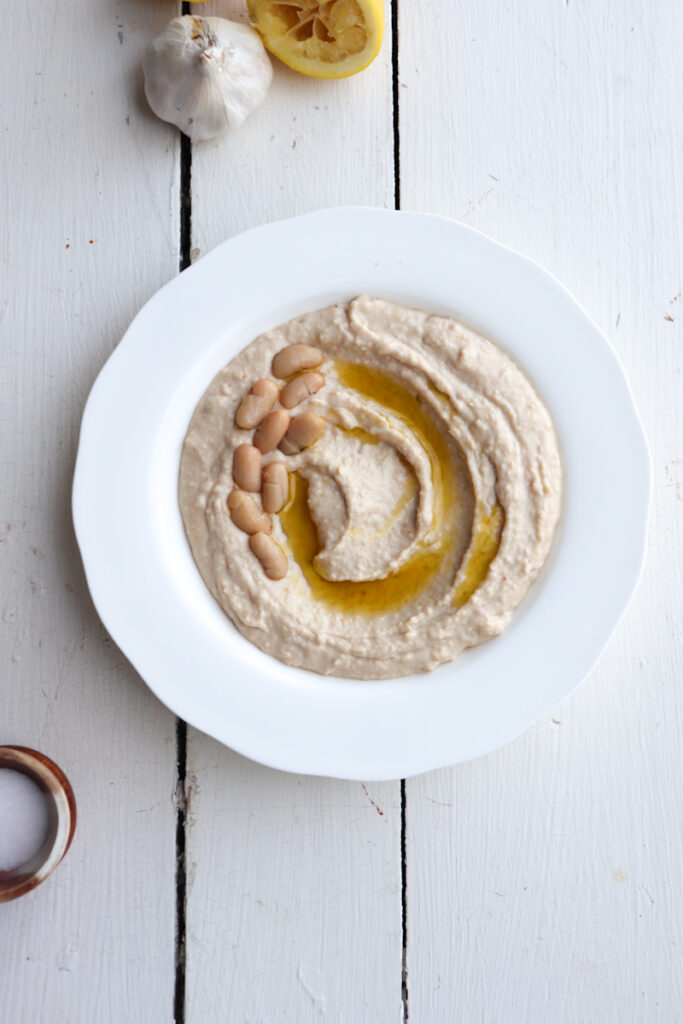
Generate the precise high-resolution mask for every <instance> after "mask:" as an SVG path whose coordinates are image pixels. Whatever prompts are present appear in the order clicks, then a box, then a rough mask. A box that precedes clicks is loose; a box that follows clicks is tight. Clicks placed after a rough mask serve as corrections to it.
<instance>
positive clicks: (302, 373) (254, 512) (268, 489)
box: [228, 345, 325, 580]
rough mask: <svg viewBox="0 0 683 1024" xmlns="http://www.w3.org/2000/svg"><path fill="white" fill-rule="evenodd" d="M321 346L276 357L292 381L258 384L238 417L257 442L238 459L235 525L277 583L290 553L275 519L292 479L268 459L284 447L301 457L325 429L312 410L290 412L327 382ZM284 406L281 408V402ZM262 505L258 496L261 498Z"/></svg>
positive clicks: (281, 373)
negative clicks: (277, 531) (275, 527)
mask: <svg viewBox="0 0 683 1024" xmlns="http://www.w3.org/2000/svg"><path fill="white" fill-rule="evenodd" d="M323 359H324V356H323V354H322V352H321V351H320V349H319V348H315V347H313V346H312V345H287V347H286V348H283V349H282V350H281V351H280V352H278V353H277V355H276V356H275V357H274V358H273V362H272V366H271V369H272V372H273V376H274V377H277V378H278V379H279V380H285V381H287V383H286V384H285V385H284V386H282V387H280V385H278V384H276V383H275V381H273V380H269V379H268V378H265V377H264V378H261V379H260V380H257V381H255V382H254V383H253V384H252V386H251V390H250V391H249V394H248V395H245V397H244V398H243V399H242V401H241V402H240V405H239V408H238V409H237V412H236V413H235V424H236V426H237V427H239V428H240V430H253V431H254V433H253V436H252V441H251V444H248V443H246V444H240V445H238V446H237V447H236V448H235V451H234V454H233V459H232V479H233V482H234V484H235V487H234V489H233V490H232V491H231V492H230V495H229V497H228V511H229V512H230V518H231V519H232V521H233V523H234V524H235V526H237V527H238V529H240V530H242V531H243V532H244V533H246V534H247V535H248V537H249V547H250V548H251V550H252V552H253V553H254V554H255V555H256V557H257V559H258V560H259V562H260V563H261V567H262V568H263V571H264V572H265V574H266V576H268V578H269V579H271V580H281V579H282V578H283V576H285V575H286V573H287V555H286V554H285V552H284V551H283V550H282V548H281V547H280V545H279V544H278V542H277V541H276V540H275V539H274V538H273V537H272V536H271V533H272V530H273V523H272V520H271V518H270V517H271V515H277V513H278V512H280V511H281V510H282V509H283V508H284V507H285V505H286V504H287V501H288V499H289V476H288V474H287V466H286V464H285V462H284V461H283V460H282V459H278V458H275V457H274V458H272V459H271V460H270V461H268V462H267V463H266V464H265V465H263V456H264V455H269V454H270V453H271V452H274V451H275V449H278V451H280V452H281V453H282V454H283V455H285V456H287V455H296V454H298V453H299V452H300V451H303V449H304V448H310V446H311V445H313V444H315V442H316V441H317V440H318V438H319V437H321V435H322V433H323V431H324V429H325V420H324V419H323V417H322V416H318V415H316V413H312V412H301V413H298V414H297V415H290V410H291V409H295V408H296V407H297V406H299V405H301V403H302V402H304V401H306V399H307V398H310V397H311V395H315V394H316V393H317V392H318V391H320V389H321V388H322V386H323V385H324V383H325V378H324V377H323V375H322V374H321V373H317V372H314V371H315V368H316V367H318V366H320V364H321V363H322V362H323ZM278 402H279V405H280V406H282V408H277V409H276V408H275V406H276V405H277V404H278ZM259 494H260V497H261V504H260V505H259V502H258V500H257V499H256V498H255V497H252V495H259Z"/></svg>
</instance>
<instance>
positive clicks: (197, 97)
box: [143, 14, 273, 141]
mask: <svg viewBox="0 0 683 1024" xmlns="http://www.w3.org/2000/svg"><path fill="white" fill-rule="evenodd" d="M143 70H144V74H145V95H146V96H147V101H148V102H149V105H150V107H151V108H152V110H153V111H154V113H155V114H156V115H157V117H160V118H161V119H162V121H170V122H171V123H172V124H174V125H176V126H177V127H178V128H180V130H181V132H185V134H186V135H189V136H190V138H191V139H192V140H193V141H197V140H201V139H212V138H215V137H216V136H218V135H223V134H224V133H225V132H227V131H230V130H232V129H234V128H238V127H239V125H241V124H242V122H243V121H244V119H245V117H247V115H248V114H250V113H251V111H252V110H254V109H255V108H256V107H258V106H259V104H260V103H262V101H263V99H264V98H265V95H266V93H267V91H268V87H269V85H270V82H271V79H272V77H273V68H272V66H271V63H270V60H269V58H268V55H267V53H266V51H265V48H264V46H263V43H262V42H261V39H260V37H259V36H258V34H257V33H256V32H255V31H254V29H253V28H249V26H247V25H240V24H239V23H238V22H235V21H228V20H227V18H197V17H194V15H190V14H185V15H183V16H182V17H179V18H174V19H173V20H172V21H170V22H169V23H168V25H167V26H166V28H165V29H164V30H163V32H161V34H160V35H158V36H157V38H156V39H155V40H154V41H153V42H152V43H151V44H150V46H149V47H148V48H147V51H146V53H145V56H144V58H143Z"/></svg>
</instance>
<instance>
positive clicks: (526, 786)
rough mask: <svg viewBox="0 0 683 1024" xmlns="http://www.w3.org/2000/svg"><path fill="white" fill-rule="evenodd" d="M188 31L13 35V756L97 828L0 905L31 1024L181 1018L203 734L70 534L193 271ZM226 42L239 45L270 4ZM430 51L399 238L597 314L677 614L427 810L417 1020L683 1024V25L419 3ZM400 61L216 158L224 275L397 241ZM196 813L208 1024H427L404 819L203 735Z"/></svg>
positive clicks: (616, 13) (151, 11) (9, 543)
mask: <svg viewBox="0 0 683 1024" xmlns="http://www.w3.org/2000/svg"><path fill="white" fill-rule="evenodd" d="M177 7H178V5H177V3H175V0H168V2H165V0H112V2H110V3H107V4H92V3H91V2H89V0H70V2H69V3H68V4H59V5H58V4H56V3H54V4H49V5H44V4H43V5H38V4H37V3H36V2H35V0H22V2H21V3H20V2H19V0H10V4H9V12H10V15H11V18H10V20H11V23H12V25H13V40H9V41H7V42H6V43H5V44H4V50H3V59H2V61H0V74H2V78H3V91H2V96H3V100H2V102H1V105H0V109H2V112H3V115H4V116H3V118H2V126H1V127H2V132H0V140H1V142H0V146H1V147H2V151H1V155H2V163H1V164H0V168H1V170H0V189H1V191H0V195H1V196H2V217H1V219H0V236H1V237H2V261H3V262H2V280H1V282H0V288H1V300H2V305H1V306H0V333H1V340H0V373H1V376H0V385H1V386H2V392H1V395H2V399H1V403H2V404H1V411H0V457H1V460H2V469H3V483H2V492H1V493H2V498H3V504H2V519H1V520H0V526H1V527H2V530H1V532H0V566H1V567H2V570H1V571H2V590H1V592H0V607H1V610H2V614H1V616H0V620H1V621H0V637H1V639H2V648H1V649H2V654H3V672H2V681H1V682H0V742H19V743H25V744H29V745H35V746H37V747H39V748H40V749H43V750H44V751H45V752H46V753H48V754H50V755H52V756H54V757H55V758H56V759H57V760H58V761H59V762H60V763H61V764H62V765H63V767H64V768H65V770H66V771H67V773H68V774H69V775H70V777H71V778H72V781H73V783H74V786H75V788H76V792H77V798H78V807H79V826H78V830H77V835H76V839H75V842H74V846H73V849H72V850H71V851H70V852H69V854H68V856H67V858H66V860H65V861H64V863H63V864H62V865H61V866H60V868H59V869H58V871H57V872H56V873H55V875H54V876H53V877H52V878H51V879H50V880H49V881H48V882H46V883H45V884H44V885H43V886H41V887H40V888H39V889H38V890H36V891H35V892H34V893H33V894H31V895H30V896H28V897H26V898H24V899H22V900H19V901H17V902H16V903H14V904H7V905H4V906H0V1020H1V1021H2V1022H3V1024H4V1021H5V1020H7V1021H15V1020H17V1021H18V1020H26V1021H30V1022H31V1024H44V1022H45V1024H48V1022H49V1024H67V1022H69V1024H81V1022H87V1024H100V1022H102V1024H110V1022H111V1024H120V1022H128V1021H144V1022H145V1024H148V1022H156V1021H160V1022H161V1021H164V1022H169V1021H171V1020H172V1019H173V1008H172V1003H173V990H174V974H175V965H174V929H175V877H174V871H175V864H174V860H175V806H174V799H173V793H174V783H175V756H176V752H175V735H174V720H173V718H172V716H171V715H170V713H168V712H167V711H166V710H165V709H164V708H163V707H161V705H159V704H158V703H157V702H156V701H155V699H154V698H153V697H152V696H151V695H150V694H149V693H148V692H147V690H146V689H145V687H144V686H143V684H142V683H141V682H140V681H139V680H138V679H137V677H136V675H135V673H134V672H133V670H132V669H131V668H130V667H129V666H128V665H127V663H126V661H125V659H124V658H123V656H122V655H120V654H119V653H118V652H117V651H116V649H115V648H114V647H113V645H112V644H111V642H110V641H109V640H108V638H107V637H106V634H105V633H104V631H103V629H102V627H101V626H100V625H99V623H98V620H97V618H96V615H95V613H94V611H93V609H92V606H91V604H90V601H89V599H88V597H87V591H86V588H85V583H84V580H83V575H82V570H81V567H80V562H79V559H78V555H77V552H76V549H75V545H74V541H73V537H72V531H71V527H70V517H69V509H68V506H69V488H70V477H71V472H72V467H73V459H74V452H75V444H76V438H77V429H78V421H79V418H80V414H81V411H82V407H83V403H84V400H85V396H86V393H87V390H88V387H89V386H90V384H91V382H92V380H93V379H94V376H95V374H96V373H97V370H98V369H99V367H100V366H101V365H102V363H103V361H104V359H105V358H106V356H107V355H108V353H109V352H110V351H111V349H112V348H113V346H114V345H115V344H116V341H117V339H118V338H119V337H120V335H121V333H122V332H123V330H124V329H125V326H126V325H127V323H128V321H129V320H130V319H131V317H132V316H133V314H134V313H135V311H136V309H137V308H138V307H139V305H140V304H141V303H142V302H143V301H144V300H145V299H146V298H147V297H148V296H149V295H150V294H151V293H152V292H153V291H154V290H155V289H156V288H157V287H158V286H159V285H160V284H162V283H163V282H164V281H166V280H167V279H168V278H169V277H171V276H172V275H173V274H174V273H175V271H176V268H177V264H178V244H179V223H178V209H179V147H178V142H177V138H176V136H175V133H174V132H173V130H172V129H170V128H167V127H165V126H163V125H161V124H159V123H158V122H156V121H155V120H154V119H153V118H152V117H151V116H150V115H149V114H148V112H147V111H146V109H145V104H144V99H143V98H142V95H141V88H140V76H139V59H140V54H141V51H142V48H143V47H144V45H145V43H146V42H147V41H148V39H150V38H151V37H152V36H153V35H154V34H155V33H156V32H157V31H158V30H159V29H160V27H161V26H162V24H163V23H164V22H165V20H166V19H167V17H171V16H172V15H173V14H174V13H176V10H177ZM195 10H196V11H197V12H199V11H200V8H195ZM201 10H202V11H203V12H204V13H219V14H224V15H235V14H238V15H239V16H243V4H242V3H241V0H215V2H214V3H211V4H207V5H203V7H202V8H201ZM387 13H389V10H388V8H387ZM399 15H400V17H399V22H400V24H399V28H400V46H399V58H400V76H399V78H400V84H399V90H398V91H399V100H400V143H401V145H400V158H401V159H400V184H401V197H402V205H403V206H404V208H406V209H424V210H428V211H432V212H435V213H443V214H447V215H450V216H454V217H457V218H459V219H462V220H464V221H465V222H467V223H470V224H472V225H473V226H475V227H478V228H480V229H481V230H483V231H486V232H487V233H489V234H491V235H492V236H493V237H494V238H497V239H499V240H500V241H502V242H504V243H506V244H508V245H510V246H512V247H513V248H516V249H519V250H521V251H523V252H526V253H528V254H529V255H531V256H532V257H534V258H535V259H538V260H539V262H541V263H543V264H545V265H546V266H547V267H548V268H549V269H550V270H552V271H553V272H554V273H556V274H557V276H558V277H559V278H560V279H561V280H563V281H564V282H565V283H566V284H567V286H568V287H569V288H570V290H572V291H573V292H574V294H575V295H576V296H577V298H578V299H579V301H580V302H581V303H582V304H583V305H584V306H585V307H586V309H587V310H588V312H589V313H590V314H591V315H592V316H593V318H594V319H595V320H596V322H597V323H598V324H599V325H600V326H601V327H602V328H603V329H604V330H605V332H606V333H607V334H608V336H610V337H611V338H612V339H613V341H614V342H615V344H616V346H617V348H618V350H619V352H620V355H621V357H622V359H623V361H624V363H625V366H626V369H627V372H628V373H629V376H630V379H631V381H632V385H633V389H634V393H635V396H636V400H637V403H638V406H639V408H640V410H641V412H642V415H643V419H644V422H645V426H646V429H647V431H648V435H649V437H650V441H651V444H652V451H653V466H654V480H655V500H654V507H653V516H652V529H651V551H650V557H649V561H648V565H647V568H646V572H645V576H644V579H643V583H642V586H641V589H640V591H639V594H638V595H637V597H636V600H635V601H634V604H633V606H632V608H631V610H630V611H629V613H628V616H627V618H626V620H625V621H624V623H623V624H622V626H621V627H620V629H619V631H618V633H617V635H616V636H615V638H614V639H613V641H612V643H611V644H610V647H609V649H608V651H607V653H606V655H605V657H604V658H603V660H602V662H601V664H600V666H599V668H598V669H597V671H596V672H595V673H594V674H593V676H592V678H591V680H590V681H589V682H588V683H587V684H586V685H585V686H584V687H583V688H582V689H581V690H580V691H579V692H578V693H577V694H575V696H574V697H572V698H571V699H570V700H569V701H567V702H565V704H564V705H563V706H562V707H561V708H559V709H557V710H556V711H555V712H554V713H553V714H552V715H551V716H549V717H548V718H547V719H545V720H544V721H542V722H540V723H539V724H538V725H537V726H536V727H535V728H533V729H531V730H530V731H529V732H528V733H527V734H526V735H525V736H524V737H522V738H520V739H519V740H517V741H516V742H515V743H514V744H511V745H510V746H509V747H507V748H506V749H504V750H502V751H499V752H498V753H496V754H494V755H492V756H490V757H488V758H485V759H483V760H481V761H478V762H475V763H473V764H469V765H465V766H461V767H459V768H456V769H451V770H447V771H442V772H438V773H433V774H431V775H427V776H424V777H422V778H419V779H415V780H410V781H409V782H408V783H407V786H406V792H407V808H406V810H407V814H406V864H407V936H408V948H407V967H408V979H407V980H408V1009H409V1019H410V1021H412V1022H417V1024H471V1022H476V1021H481V1022H483V1024H489V1022H490V1024H499V1022H503V1024H508V1022H509V1024H521V1022H525V1024H526V1022H530V1024H537V1022H538V1024H541V1022H542V1024H545V1022H546V1021H551V1020H552V1021H553V1022H559V1024H577V1022H585V1024H612V1022H614V1024H617V1022H618V1024H631V1022H638V1024H641V1022H642V1024H646V1022H647V1024H650V1022H654V1024H660V1022H661V1024H673V1022H674V1021H677V1020H678V1019H679V1017H680V1005H681V1000H680V991H679V990H678V988H677V986H676V967H677V966H680V941H681V937H680V924H679V922H680V920H681V904H680V860H681V849H680V836H679V833H678V832H677V830H676V828H675V823H676V821H677V819H678V818H679V817H680V789H679V782H678V776H679V771H680V760H681V759H680V740H679V737H680V721H679V719H680V698H679V696H678V692H677V690H678V681H679V678H680V673H681V661H682V658H681V650H682V646H683V645H682V643H681V633H682V628H681V574H680V564H681V526H680V518H681V517H680V511H681V507H682V506H681V467H682V465H683V454H682V452H681V433H682V432H681V412H680V410H681V405H682V403H681V396H682V391H683V388H682V386H681V332H680V324H681V315H682V311H683V298H682V297H681V290H682V288H683V280H682V278H683V270H682V268H681V241H680V240H681V237H682V236H683V231H682V228H683V225H682V223H681V202H680V167H681V164H682V163H683V160H682V157H683V145H682V143H683V125H682V117H681V100H680V95H681V84H682V83H681V71H680V53H681V52H682V50H683V15H682V13H681V9H680V4H679V3H678V0H655V2H654V3H652V4H649V5H644V4H641V3H640V2H636V0H623V2H622V3H620V4H619V5H615V4H613V3H611V2H609V0H595V2H594V3H592V4H590V5H588V4H586V5H584V6H583V7H582V6H581V5H580V4H578V3H575V2H574V0H554V2H549V3H545V4H537V3H534V2H533V0H513V2H510V3H507V4H505V3H500V2H498V3H494V2H486V3H481V4H478V3H471V2H465V0H432V2H431V3H430V4H428V5H427V4H417V3H415V2H413V3H409V2H408V0H399ZM389 32H390V24H389V21H388V22H387V39H386V42H385V47H384V50H383V53H382V55H381V57H380V58H379V59H378V61H377V62H376V63H375V65H373V67H372V68H371V69H370V70H369V71H367V72H365V73H364V74H363V75H361V76H359V77H358V78H356V79H352V80H350V81H348V82H342V83H320V82H315V81H307V80H302V79H300V78H298V77H297V76H296V75H294V74H293V73H290V72H288V71H286V70H285V69H283V68H282V67H281V66H279V65H278V66H277V67H276V77H275V81H274V85H273V88H272V90H271V93H270V94H269V97H268V99H267V101H266V104H264V106H263V107H262V108H261V109H260V110H259V111H258V112H257V113H256V114H255V115H254V116H253V117H252V118H251V119H250V120H249V121H248V122H247V123H246V124H245V126H244V127H243V129H242V131H241V132H240V133H239V135H235V136H234V137H233V138H231V139H228V140H226V141H225V142H221V143H217V144H215V143H208V144H202V145H201V146H195V147H194V151H193V168H192V200H193V229H192V247H193V249H194V250H195V254H196V252H197V251H199V252H205V251H206V250H207V249H209V248H211V247H212V246H213V245H215V244H216V243H217V242H219V241H221V240H222V239H223V238H225V237H227V236H228V235H231V234H233V233H235V232H237V231H239V230H242V229H243V228H246V227H249V226H251V225H252V224H256V223H261V222H264V221H267V220H271V219H274V218H277V217H281V216H288V215H292V214H295V213H299V212H303V211H306V210H309V209H314V208H316V207H321V206H327V205H333V204H337V203H347V202H357V203H369V204H374V205H384V206H392V205H393V201H394V176H393V144H394V142H393V133H392V96H391V47H390V39H389ZM14 38H18V39H21V40H30V42H31V45H26V46H24V47H23V48H22V47H17V46H15V44H14ZM91 239H92V242H91V241H90V240H91ZM67 246H68V248H67ZM266 286H267V283H264V287H266ZM614 514H615V515H618V514H619V510H618V509H615V510H614ZM7 524H9V526H10V529H7ZM596 571H599V567H596ZM586 585H587V586H589V585H590V581H587V582H586ZM187 794H188V798H189V806H188V826H187V833H186V835H187V858H188V901H187V968H186V987H187V999H186V1013H185V1019H186V1021H187V1022H188V1024H212V1022H213V1021H220V1022H228V1024H243V1022H249V1024H257V1022H258V1024H274V1022H277V1021H281V1020H282V1021H285V1020H291V1021H296V1022H297V1024H307V1022H309V1021H311V1022H312V1021H318V1020H327V1021H330V1022H334V1024H337V1022H340V1024H341V1022H343V1024H351V1022H353V1024H365V1022H366V1021H367V1022H370V1021H378V1022H381V1024H393V1022H398V1021H400V1020H401V1019H402V1017H403V1006H402V998H401V995H402V994H401V980H402V952H403V951H402V948H401V947H402V927H401V910H402V898H401V897H402V894H401V834H400V833H401V806H400V804H401V801H400V790H399V785H398V783H396V784H381V785H368V786H367V787H363V786H359V785H357V784H351V783H349V784H347V783H343V782H330V781H328V780H315V779H308V778H299V777H294V776H288V775H283V774H278V773H275V772H272V771H270V770H268V769H265V768H262V767H260V766H257V765H254V764H252V763H250V762H248V761H246V760H245V759H243V758H241V757H239V756H238V755H236V754H234V753H232V752H230V751H227V750H225V749H224V748H221V747H220V746H219V745H218V744H216V743H215V742H214V741H212V740H210V739H208V738H207V737H205V736H203V735H200V734H198V733H196V732H194V731H192V730H190V732H189V738H188V775H187Z"/></svg>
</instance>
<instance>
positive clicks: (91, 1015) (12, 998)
mask: <svg viewBox="0 0 683 1024" xmlns="http://www.w3.org/2000/svg"><path fill="white" fill-rule="evenodd" d="M43 7H44V8H45V9H43ZM172 8H173V5H171V9H172ZM7 13H8V14H9V22H10V23H11V24H12V37H13V38H12V41H10V40H9V39H8V41H7V43H6V45H5V47H4V53H3V58H2V61H0V68H1V69H2V79H3V87H2V95H3V108H4V112H5V116H4V118H3V130H2V132H1V133H0V140H1V142H0V145H1V147H2V196H3V203H2V207H3V217H2V221H1V223H0V232H1V233H2V257H3V274H2V307H1V312H0V318H1V320H2V346H1V352H0V360H1V378H0V379H1V387H2V392H1V406H2V413H1V414H0V418H1V420H2V425H1V429H0V463H1V464H2V475H3V491H2V493H3V504H2V520H1V522H0V527H1V529H0V565H1V567H2V568H1V570H0V572H1V574H2V605H1V610H0V630H1V632H0V637H1V642H2V649H3V651H4V655H5V657H4V661H3V673H2V682H1V683H0V726H1V732H2V737H1V741H2V742H4V743H11V742H14V743H20V744H26V745H29V746H35V747H37V748H38V749H40V750H43V751H45V752H46V753H47V754H49V755H50V756H52V757H54V758H55V759H56V760H57V761H58V762H59V763H60V764H61V765H62V766H63V768H64V770H65V771H66V772H67V774H68V775H69V777H70V779H71V781H72V783H73V786H74V789H75V793H76V799H77V804H78V826H77V830H76V836H75V839H74V843H73V846H72V849H71V850H70V852H69V853H68V855H67V857H66V859H65V861H64V863H63V864H62V865H61V866H60V867H59V868H58V869H57V871H56V872H55V874H54V875H53V876H52V877H51V878H50V879H48V880H47V881H46V882H45V883H44V884H43V885H42V886H40V887H39V888H38V889H37V890H35V891H34V892H33V893H31V894H30V895H29V896H26V897H25V898H23V899H20V900H18V901H16V902H15V903H12V904H7V905H5V906H3V907H2V911H1V916H2V924H1V925H0V993H2V995H1V996H0V1004H1V1005H2V1011H1V1013H0V1016H2V1018H3V1020H6V1021H30V1022H31V1024H67V1022H69V1021H71V1022H75V1021H88V1022H92V1024H95V1022H110V1021H112V1022H113V1021H130V1020H141V1021H142V1020H144V1021H145V1022H150V1024H152V1022H168V1021H170V1020H171V1019H172V998H173V979H174V888H175V887H174V871H175V863H174V859H175V842H174V830H175V806H174V785H175V737H174V719H173V716H172V715H171V714H170V713H169V712H167V711H166V710H165V709H164V708H163V707H162V706H161V704H159V703H158V702H157V701H156V700H155V698H153V697H152V695H151V694H150V693H149V691H148V690H147V689H146V687H145V686H144V685H143V683H142V682H141V681H140V679H139V678H138V677H137V676H136V674H135V672H134V671H133V670H132V669H131V667H130V666H129V665H128V664H127V662H126V660H125V658H124V657H123V656H122V655H121V654H120V652H119V651H118V650H117V649H116V648H115V647H114V645H113V643H112V641H111V640H110V639H109V637H108V636H107V634H106V633H105V631H104V629H103V627H102V626H101V624H100V622H99V620H98V618H97V615H96V614H95V611H94V609H93V607H92V604H91V602H90V599H89V597H88V594H87V588H86V585H85V579H84V576H83V570H82V568H81V563H80V558H79V556H78V552H77V549H76V544H75V540H74V537H73V529H72V525H71V516H70V491H71V478H72V473H73V465H74V456H75V449H76V444H77V438H78V428H79V421H80V416H81V413H82V409H83V405H84V402H85V398H86V395H87V392H88V390H89V388H90V386H91V384H92V382H93V380H94V377H95V375H96V374H97V372H98V370H99V369H100V367H101V366H102V364H103V362H104V361H105V359H106V357H107V356H108V355H109V353H110V352H111V351H112V349H113V348H114V346H115V345H116V343H117V341H118V339H119V338H120V336H121V334H122V333H123V331H124V330H125V328H126V326H127V324H128V322H129V321H130V320H131V318H132V317H133V316H134V314H135V313H136V311H137V309H138V307H139V306H140V305H141V304H142V303H143V302H144V301H145V300H146V299H147V298H148V297H149V296H150V295H151V294H152V293H153V292H154V291H155V290H156V289H157V288H158V287H159V286H160V285H161V284H163V283H164V282H165V281H166V280H168V279H169V278H170V277H171V276H172V275H173V274H174V273H175V272H176V270H177V267H178V244H177V239H178V216H177V214H178V208H179V195H178V174H177V167H178V159H177V143H176V139H175V136H174V133H173V132H172V131H170V130H167V128H166V127H164V126H162V125H161V124H160V123H158V122H157V121H156V120H155V119H154V118H153V117H152V116H151V115H150V114H149V112H148V111H147V110H146V108H145V106H144V100H141V87H140V57H141V52H142V48H143V47H144V45H145V44H146V42H147V41H148V39H150V38H151V37H152V35H153V34H154V33H156V32H157V31H159V29H160V27H161V26H162V25H163V23H164V22H165V21H166V20H167V18H168V17H169V5H168V3H166V2H164V0H158V2H156V0H146V2H145V3H144V4H137V5H136V4H124V3H122V2H121V0H118V2H116V3H111V4H93V3H91V2H89V0H72V2H71V3H68V4H50V5H47V6H45V5H39V6H38V7H36V5H31V4H26V3H20V2H18V0H11V2H10V6H9V11H8V12H7Z"/></svg>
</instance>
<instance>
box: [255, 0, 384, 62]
mask: <svg viewBox="0 0 683 1024" xmlns="http://www.w3.org/2000/svg"><path fill="white" fill-rule="evenodd" d="M247 3H248V7H249V15H250V17H251V22H252V24H253V26H254V28H255V29H256V30H257V32H258V33H259V35H260V36H261V39H262V40H263V44H264V46H265V47H266V48H267V49H268V50H270V52H271V53H273V54H275V56H276V57H279V59H280V60H281V61H282V62H283V63H284V64H287V66H288V67H290V68H292V69H293V70H294V71H300V72H301V74H302V75H311V76H312V77H313V78H347V77H348V76H349V75H355V74H356V72H358V71H362V70H363V68H366V67H367V66H368V64H370V62H371V61H373V60H374V59H375V57H376V56H377V54H378V53H379V49H380V46H381V45H382V34H383V32H384V8H383V6H382V0H326V2H320V0H247Z"/></svg>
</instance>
